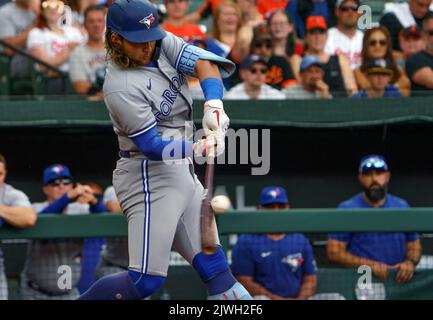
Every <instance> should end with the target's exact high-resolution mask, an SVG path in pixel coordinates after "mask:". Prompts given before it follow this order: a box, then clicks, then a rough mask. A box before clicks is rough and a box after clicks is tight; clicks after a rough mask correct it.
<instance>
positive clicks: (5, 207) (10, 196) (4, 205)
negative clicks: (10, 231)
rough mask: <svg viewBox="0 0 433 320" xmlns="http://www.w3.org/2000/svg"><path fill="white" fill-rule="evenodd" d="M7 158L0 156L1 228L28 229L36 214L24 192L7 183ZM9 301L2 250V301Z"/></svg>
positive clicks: (0, 281)
mask: <svg viewBox="0 0 433 320" xmlns="http://www.w3.org/2000/svg"><path fill="white" fill-rule="evenodd" d="M6 174H7V167H6V158H5V157H4V156H3V155H1V154H0V228H1V227H2V226H3V225H4V224H5V223H7V224H10V225H12V226H14V227H17V228H28V227H32V226H34V224H35V223H36V213H35V211H34V210H33V208H32V205H31V204H30V201H29V198H28V197H27V196H26V195H25V194H24V192H22V191H20V190H17V189H15V188H14V187H12V186H11V185H9V184H7V183H5V180H6ZM7 299H8V285H7V280H6V275H5V268H4V263H3V253H2V250H1V248H0V300H7Z"/></svg>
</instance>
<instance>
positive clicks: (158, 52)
mask: <svg viewBox="0 0 433 320" xmlns="http://www.w3.org/2000/svg"><path fill="white" fill-rule="evenodd" d="M161 44H162V40H156V45H155V50H154V51H153V57H152V60H153V61H158V59H159V56H160V55H161Z"/></svg>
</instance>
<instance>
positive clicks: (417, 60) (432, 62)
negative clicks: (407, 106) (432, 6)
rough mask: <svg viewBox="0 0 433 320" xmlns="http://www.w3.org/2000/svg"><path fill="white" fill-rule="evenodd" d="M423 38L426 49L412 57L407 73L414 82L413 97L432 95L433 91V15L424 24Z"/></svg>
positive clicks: (407, 66) (409, 60)
mask: <svg viewBox="0 0 433 320" xmlns="http://www.w3.org/2000/svg"><path fill="white" fill-rule="evenodd" d="M422 38H423V39H424V41H425V44H426V48H425V50H421V51H419V52H418V53H415V54H414V55H412V56H411V57H410V58H409V59H408V60H407V62H406V71H407V74H408V76H409V78H410V80H411V82H412V95H423V94H424V95H431V94H432V92H433V91H432V90H433V14H432V15H429V16H428V17H426V18H425V20H424V22H423V29H422Z"/></svg>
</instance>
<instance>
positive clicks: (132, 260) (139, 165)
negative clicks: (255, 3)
mask: <svg viewBox="0 0 433 320" xmlns="http://www.w3.org/2000/svg"><path fill="white" fill-rule="evenodd" d="M183 44H184V42H183V40H181V39H180V38H178V37H175V36H174V35H172V34H171V33H167V36H166V37H165V38H164V39H163V40H162V43H161V51H160V56H159V58H158V61H157V66H143V67H138V68H131V69H121V68H119V67H117V66H115V65H114V64H113V63H111V62H110V63H109V64H108V68H107V74H106V78H105V82H104V98H105V103H106V105H107V108H108V110H109V112H110V117H111V119H112V121H113V125H114V131H115V132H116V134H117V136H118V140H119V147H120V149H121V150H124V151H139V150H138V148H137V147H136V145H135V144H134V142H133V140H132V139H131V138H132V137H134V136H136V135H140V134H141V133H144V132H146V130H148V129H150V128H152V127H153V126H156V128H157V131H158V133H159V134H160V135H161V136H163V137H167V136H176V137H177V139H179V137H178V135H179V133H180V134H182V135H183V139H185V140H192V135H193V126H192V125H191V124H190V123H191V122H188V124H186V122H187V121H191V120H192V99H191V95H190V92H189V88H188V84H187V81H186V77H185V75H183V74H182V73H180V72H179V71H178V70H177V68H176V67H177V65H178V63H179V59H180V56H181V53H182V47H183ZM113 186H114V188H115V190H116V195H117V198H118V199H119V201H120V205H121V207H122V210H123V212H124V214H125V215H126V217H127V219H128V241H129V268H130V269H132V270H134V271H138V272H141V273H145V274H151V275H158V276H166V274H167V269H168V265H169V260H170V252H171V248H172V245H173V246H174V248H175V249H176V250H177V251H178V252H179V253H180V254H181V255H182V256H183V257H184V258H185V259H186V260H187V261H188V262H189V263H192V259H193V257H194V256H195V254H197V253H198V252H200V251H201V243H200V207H201V200H202V197H203V187H202V185H201V183H200V182H199V181H198V179H197V177H196V175H195V174H194V169H193V164H192V160H191V159H188V161H183V160H175V161H172V162H171V163H170V164H168V163H166V162H163V161H151V160H148V159H147V158H146V156H144V155H136V156H134V157H132V158H121V159H119V160H118V162H117V167H116V169H115V170H114V172H113Z"/></svg>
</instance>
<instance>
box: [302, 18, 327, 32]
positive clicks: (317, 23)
mask: <svg viewBox="0 0 433 320" xmlns="http://www.w3.org/2000/svg"><path fill="white" fill-rule="evenodd" d="M305 28H306V29H307V30H311V29H323V30H327V29H328V25H327V24H326V20H325V18H323V17H322V16H309V17H308V18H307V21H306V23H305Z"/></svg>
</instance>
